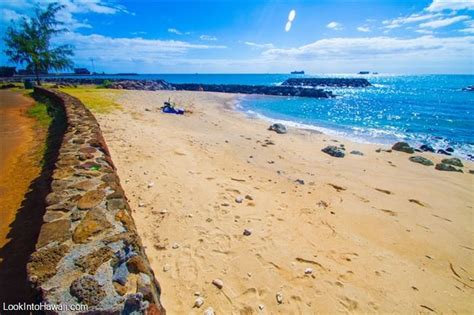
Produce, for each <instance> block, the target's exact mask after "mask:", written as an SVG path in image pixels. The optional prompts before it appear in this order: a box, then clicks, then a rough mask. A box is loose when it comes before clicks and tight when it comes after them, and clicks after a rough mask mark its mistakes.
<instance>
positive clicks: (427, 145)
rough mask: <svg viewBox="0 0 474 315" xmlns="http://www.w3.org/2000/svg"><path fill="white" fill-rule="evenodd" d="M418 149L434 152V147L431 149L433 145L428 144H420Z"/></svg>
mask: <svg viewBox="0 0 474 315" xmlns="http://www.w3.org/2000/svg"><path fill="white" fill-rule="evenodd" d="M420 150H421V151H424V152H433V153H434V152H435V149H433V147H432V146H430V145H429V144H423V145H422V146H420Z"/></svg>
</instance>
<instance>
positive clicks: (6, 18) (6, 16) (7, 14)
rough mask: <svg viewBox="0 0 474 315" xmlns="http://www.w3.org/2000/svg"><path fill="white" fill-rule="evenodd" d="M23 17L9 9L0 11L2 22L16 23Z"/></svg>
mask: <svg viewBox="0 0 474 315" xmlns="http://www.w3.org/2000/svg"><path fill="white" fill-rule="evenodd" d="M23 17H25V15H23V14H18V13H17V12H16V11H14V10H11V9H1V10H0V20H1V21H3V22H10V21H17V20H19V19H21V18H23Z"/></svg>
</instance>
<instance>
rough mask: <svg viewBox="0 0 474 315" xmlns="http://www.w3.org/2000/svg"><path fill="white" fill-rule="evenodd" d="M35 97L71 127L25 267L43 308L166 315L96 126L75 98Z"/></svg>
mask: <svg viewBox="0 0 474 315" xmlns="http://www.w3.org/2000/svg"><path fill="white" fill-rule="evenodd" d="M35 93H36V94H37V95H40V96H44V97H47V98H48V99H49V100H50V101H51V104H52V106H53V107H54V108H55V110H59V111H63V113H64V115H65V119H66V125H67V129H66V131H65V133H64V136H63V139H62V143H61V146H60V148H59V152H58V158H57V161H56V164H55V169H54V171H53V174H52V182H51V187H50V189H51V193H50V194H48V195H47V197H46V205H47V206H46V212H45V215H44V217H43V221H44V223H43V225H42V227H41V230H40V234H39V237H38V241H37V244H36V251H35V252H34V253H33V254H32V255H31V258H30V261H29V263H28V265H27V273H28V279H29V281H30V283H31V285H32V287H34V289H35V291H36V292H37V297H38V302H44V303H48V304H69V305H71V304H83V305H87V306H88V312H90V313H93V312H99V313H111V314H115V313H117V314H118V313H125V314H129V313H132V312H138V313H148V314H165V310H164V308H163V307H162V305H161V303H160V294H161V289H160V286H159V283H158V282H157V280H156V279H155V277H154V274H153V271H152V270H151V268H150V265H149V262H148V259H147V257H146V255H145V252H144V249H143V246H142V244H141V241H140V238H139V236H138V234H137V231H136V227H135V224H134V221H133V218H132V217H131V209H130V206H129V204H128V202H127V198H126V196H125V193H124V191H123V189H122V187H121V185H120V181H119V178H118V176H117V174H116V172H115V167H114V164H113V162H112V160H111V157H110V153H109V150H108V148H107V145H106V143H105V141H104V138H103V136H102V133H101V130H100V127H99V124H98V122H97V120H96V119H95V117H94V116H93V114H92V113H91V112H90V111H89V110H88V109H87V108H86V107H85V106H84V105H83V104H82V103H81V102H80V101H79V100H78V99H77V98H74V97H72V96H70V95H67V94H65V93H62V92H60V91H57V90H53V89H45V88H39V87H37V88H35ZM53 313H55V312H53Z"/></svg>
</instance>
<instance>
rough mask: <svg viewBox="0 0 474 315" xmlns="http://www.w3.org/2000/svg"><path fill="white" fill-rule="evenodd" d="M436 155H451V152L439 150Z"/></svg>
mask: <svg viewBox="0 0 474 315" xmlns="http://www.w3.org/2000/svg"><path fill="white" fill-rule="evenodd" d="M436 153H438V154H444V155H451V153H449V152H447V151H445V150H443V149H439V150H438V151H436Z"/></svg>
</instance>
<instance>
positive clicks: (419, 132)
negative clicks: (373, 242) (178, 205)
mask: <svg viewBox="0 0 474 315" xmlns="http://www.w3.org/2000/svg"><path fill="white" fill-rule="evenodd" d="M290 77H363V78H367V79H368V80H369V82H370V83H371V84H372V85H373V86H372V87H368V88H344V89H342V88H341V89H339V88H337V89H334V88H326V90H331V91H333V93H334V94H335V95H337V97H336V98H333V99H312V98H300V97H274V96H244V97H241V98H239V102H238V109H239V110H240V111H243V112H245V113H247V114H248V115H249V116H253V117H260V118H263V119H267V120H269V121H275V122H277V121H278V122H282V123H284V124H287V125H289V126H293V127H301V128H306V129H314V130H318V131H322V132H324V133H327V134H330V135H337V136H343V137H346V138H349V139H351V140H354V141H358V142H366V143H377V144H385V145H388V144H393V143H394V142H397V141H406V142H408V143H410V144H411V145H413V146H416V147H418V146H420V145H421V144H429V145H431V146H433V147H434V148H435V149H436V150H437V149H446V148H449V147H451V148H453V149H454V153H453V155H455V156H458V157H462V158H467V159H473V155H474V93H473V92H466V91H462V88H464V87H466V86H469V85H474V75H384V74H379V75H350V74H334V75H327V74H325V75H304V76H301V75H290V74H153V75H151V74H150V75H138V76H129V77H123V78H127V79H163V80H166V81H168V82H171V83H214V84H253V85H276V84H280V83H281V82H283V81H284V80H286V79H287V78H290ZM113 78H117V76H113Z"/></svg>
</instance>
